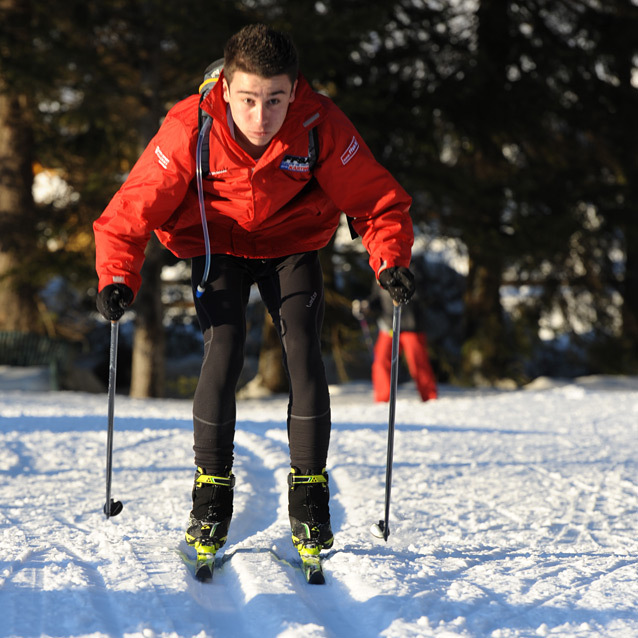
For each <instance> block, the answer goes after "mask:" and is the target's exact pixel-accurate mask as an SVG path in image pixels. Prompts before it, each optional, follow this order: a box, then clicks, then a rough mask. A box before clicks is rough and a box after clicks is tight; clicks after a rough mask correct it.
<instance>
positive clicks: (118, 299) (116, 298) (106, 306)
mask: <svg viewBox="0 0 638 638" xmlns="http://www.w3.org/2000/svg"><path fill="white" fill-rule="evenodd" d="M133 297H134V295H133V291H132V290H131V289H130V288H129V287H128V286H127V285H126V284H109V285H108V286H104V288H102V290H100V292H98V294H97V304H96V305H97V309H98V310H99V311H100V314H101V315H102V316H103V317H104V318H105V319H107V320H108V321H117V320H118V319H119V318H120V317H121V316H122V315H123V314H124V311H125V310H126V309H127V308H128V307H129V306H130V305H131V302H132V301H133Z"/></svg>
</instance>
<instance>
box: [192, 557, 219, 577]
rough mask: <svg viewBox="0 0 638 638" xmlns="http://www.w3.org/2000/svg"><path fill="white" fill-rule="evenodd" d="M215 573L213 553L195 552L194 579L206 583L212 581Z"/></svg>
mask: <svg viewBox="0 0 638 638" xmlns="http://www.w3.org/2000/svg"><path fill="white" fill-rule="evenodd" d="M214 571H215V552H200V551H198V552H197V559H196V561H195V578H196V579H197V580H199V581H200V582H203V583H206V582H210V581H211V580H213V572H214Z"/></svg>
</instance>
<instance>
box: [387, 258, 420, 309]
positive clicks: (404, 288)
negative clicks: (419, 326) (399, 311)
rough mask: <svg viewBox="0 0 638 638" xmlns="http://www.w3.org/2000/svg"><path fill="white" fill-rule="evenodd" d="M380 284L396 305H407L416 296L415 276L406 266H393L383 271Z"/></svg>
mask: <svg viewBox="0 0 638 638" xmlns="http://www.w3.org/2000/svg"><path fill="white" fill-rule="evenodd" d="M379 283H380V284H381V287H382V288H385V289H386V290H387V291H388V292H389V293H390V297H392V300H393V301H396V303H407V302H408V301H410V298H411V297H412V295H413V294H414V275H413V274H412V273H411V272H410V271H409V270H408V269H407V268H405V267H404V266H392V267H391V268H386V269H385V270H382V271H381V273H380V274H379Z"/></svg>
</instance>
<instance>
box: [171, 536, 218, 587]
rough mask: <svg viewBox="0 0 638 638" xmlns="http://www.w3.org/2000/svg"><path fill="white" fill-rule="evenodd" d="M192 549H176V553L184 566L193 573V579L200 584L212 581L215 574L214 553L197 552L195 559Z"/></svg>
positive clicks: (190, 547)
mask: <svg viewBox="0 0 638 638" xmlns="http://www.w3.org/2000/svg"><path fill="white" fill-rule="evenodd" d="M192 551H193V547H192V545H191V546H189V547H188V551H186V550H184V549H181V548H180V549H178V553H179V555H180V557H181V559H182V560H183V561H184V563H185V565H186V566H187V567H188V568H189V570H190V571H191V572H192V573H193V576H195V578H196V579H197V580H198V581H200V582H202V583H208V582H210V581H212V580H213V574H214V573H215V553H214V552H202V551H201V550H200V551H198V552H197V555H196V557H195V558H193V553H192Z"/></svg>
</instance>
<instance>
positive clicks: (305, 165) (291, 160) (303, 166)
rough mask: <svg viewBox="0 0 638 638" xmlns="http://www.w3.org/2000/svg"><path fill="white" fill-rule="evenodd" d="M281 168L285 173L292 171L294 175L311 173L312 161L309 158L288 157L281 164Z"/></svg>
mask: <svg viewBox="0 0 638 638" xmlns="http://www.w3.org/2000/svg"><path fill="white" fill-rule="evenodd" d="M279 168H281V169H282V170H284V171H292V172H293V173H309V172H310V160H309V158H307V157H297V156H295V155H286V156H285V157H284V158H283V159H282V160H281V164H279Z"/></svg>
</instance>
